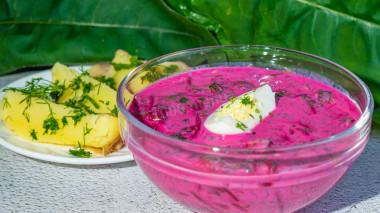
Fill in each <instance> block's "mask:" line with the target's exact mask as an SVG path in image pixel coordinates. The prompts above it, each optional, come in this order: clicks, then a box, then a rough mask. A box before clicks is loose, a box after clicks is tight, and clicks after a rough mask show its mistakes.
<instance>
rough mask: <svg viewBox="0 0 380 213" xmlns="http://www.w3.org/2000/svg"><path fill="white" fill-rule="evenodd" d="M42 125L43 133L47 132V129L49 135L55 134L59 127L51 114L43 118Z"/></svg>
mask: <svg viewBox="0 0 380 213" xmlns="http://www.w3.org/2000/svg"><path fill="white" fill-rule="evenodd" d="M42 127H43V128H44V129H45V132H44V134H47V133H49V130H50V134H51V135H53V134H55V133H56V132H57V130H59V129H60V128H59V123H58V120H57V119H56V118H54V116H53V115H49V117H48V118H47V119H45V120H44V123H43V125H42Z"/></svg>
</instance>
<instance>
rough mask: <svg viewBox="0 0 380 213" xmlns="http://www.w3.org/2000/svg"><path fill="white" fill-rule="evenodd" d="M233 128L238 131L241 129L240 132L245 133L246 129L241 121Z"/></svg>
mask: <svg viewBox="0 0 380 213" xmlns="http://www.w3.org/2000/svg"><path fill="white" fill-rule="evenodd" d="M235 127H236V128H238V129H241V130H242V131H245V129H247V128H248V127H247V126H246V125H245V124H243V123H242V122H241V121H238V122H237V123H236V125H235Z"/></svg>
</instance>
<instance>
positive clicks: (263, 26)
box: [167, 0, 380, 122]
mask: <svg viewBox="0 0 380 213" xmlns="http://www.w3.org/2000/svg"><path fill="white" fill-rule="evenodd" d="M167 2H168V4H169V5H170V6H171V7H172V8H173V9H174V10H176V11H177V12H179V13H180V14H182V15H184V16H186V17H187V18H188V19H190V20H192V21H193V22H194V23H197V24H199V25H201V26H204V27H205V28H206V29H208V30H210V31H212V32H213V34H215V35H216V38H217V39H218V41H219V42H220V43H221V44H262V45H270V46H279V47H284V48H290V49H296V50H300V51H304V52H308V53H311V54H315V55H318V56H321V57H324V58H327V59H329V60H331V61H334V62H335V63H338V64H340V65H342V66H344V67H346V68H348V69H349V70H351V71H352V72H354V73H355V74H357V75H358V76H359V77H360V78H362V79H363V80H364V81H365V82H366V83H367V85H368V86H369V87H370V89H371V92H372V94H373V96H374V98H375V102H376V103H377V104H378V105H380V11H379V8H380V1H359V0H344V1H342V0H278V1H259V0H226V1H219V0H167ZM377 112H378V111H377ZM378 117H379V116H376V117H374V119H375V121H377V122H380V119H379V120H376V118H378Z"/></svg>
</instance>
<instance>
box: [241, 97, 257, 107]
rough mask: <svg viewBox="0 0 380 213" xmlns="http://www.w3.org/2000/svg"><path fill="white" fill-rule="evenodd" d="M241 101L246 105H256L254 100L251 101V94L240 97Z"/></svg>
mask: <svg viewBox="0 0 380 213" xmlns="http://www.w3.org/2000/svg"><path fill="white" fill-rule="evenodd" d="M240 103H241V104H243V105H244V106H247V105H251V107H253V106H254V103H253V101H251V98H250V97H249V96H244V97H243V98H242V99H240Z"/></svg>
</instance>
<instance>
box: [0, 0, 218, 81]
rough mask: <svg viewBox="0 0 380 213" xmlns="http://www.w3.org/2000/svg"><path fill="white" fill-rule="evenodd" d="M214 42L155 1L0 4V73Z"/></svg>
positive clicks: (154, 53) (16, 0)
mask: <svg viewBox="0 0 380 213" xmlns="http://www.w3.org/2000/svg"><path fill="white" fill-rule="evenodd" d="M215 44H217V41H216V40H215V39H214V37H213V36H212V35H211V33H210V32H209V31H207V30H205V29H204V28H203V27H200V26H198V25H196V24H194V23H192V22H190V21H188V20H187V19H186V18H185V17H183V16H181V15H179V14H177V13H176V12H174V11H172V10H171V9H170V8H168V7H166V5H165V4H164V3H163V2H161V1H157V0H111V1H107V0H98V1H95V0H85V1H77V0H65V1H55V0H33V1H22V0H8V1H5V0H3V1H0V55H1V57H0V74H4V73H8V72H10V71H12V70H15V69H17V68H22V67H27V66H36V65H51V64H53V63H54V62H56V61H61V62H63V63H70V64H73V63H88V62H99V61H105V60H110V59H111V58H112V57H113V54H114V52H115V51H116V50H117V49H125V50H127V51H129V52H130V53H132V54H136V53H137V52H138V54H139V56H140V57H142V58H145V59H150V58H153V57H156V56H159V55H162V54H165V53H169V52H173V51H177V50H181V49H187V48H192V47H197V46H204V45H215Z"/></svg>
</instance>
